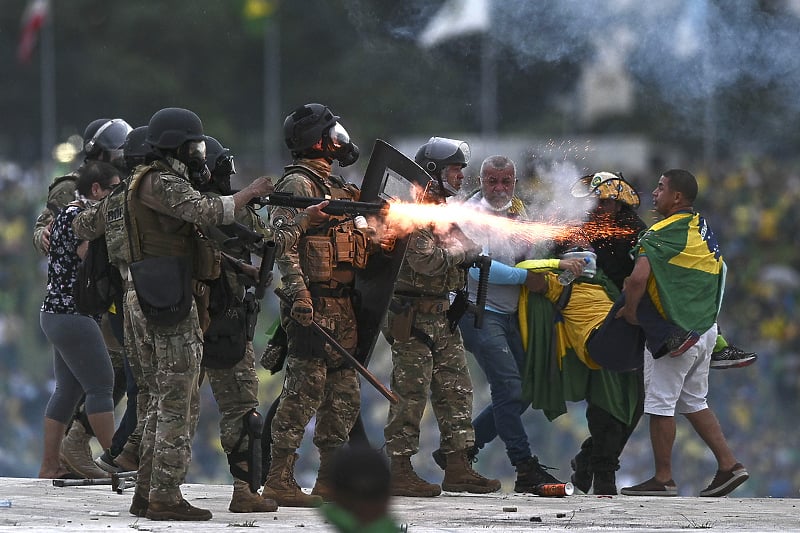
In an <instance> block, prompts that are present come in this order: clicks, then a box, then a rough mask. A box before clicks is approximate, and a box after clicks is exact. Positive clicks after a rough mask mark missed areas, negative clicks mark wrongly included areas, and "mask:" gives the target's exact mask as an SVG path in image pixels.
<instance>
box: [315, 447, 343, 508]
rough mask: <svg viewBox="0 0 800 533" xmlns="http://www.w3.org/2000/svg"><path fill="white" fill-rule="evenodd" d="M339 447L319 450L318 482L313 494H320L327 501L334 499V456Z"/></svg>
mask: <svg viewBox="0 0 800 533" xmlns="http://www.w3.org/2000/svg"><path fill="white" fill-rule="evenodd" d="M336 450H337V448H326V449H324V450H320V451H319V472H317V482H316V483H314V489H313V490H312V491H311V494H313V495H314V496H319V497H320V498H322V499H323V500H325V501H326V502H329V501H331V500H332V499H333V492H334V489H333V479H332V477H333V456H334V455H335V454H336Z"/></svg>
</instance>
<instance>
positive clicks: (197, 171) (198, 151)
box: [176, 141, 211, 186]
mask: <svg viewBox="0 0 800 533" xmlns="http://www.w3.org/2000/svg"><path fill="white" fill-rule="evenodd" d="M176 158H177V159H178V160H179V161H181V162H182V163H183V164H185V165H186V168H187V170H188V171H189V179H190V180H191V181H192V183H193V184H195V185H196V186H203V185H205V184H206V183H208V181H209V180H210V179H211V171H210V170H208V167H207V166H206V142H205V141H187V142H185V143H183V144H182V145H180V147H178V152H177V154H176Z"/></svg>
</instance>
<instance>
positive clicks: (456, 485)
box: [442, 449, 500, 494]
mask: <svg viewBox="0 0 800 533" xmlns="http://www.w3.org/2000/svg"><path fill="white" fill-rule="evenodd" d="M468 451H469V449H467V450H461V451H458V452H454V453H449V454H447V466H446V467H445V470H444V481H442V489H444V490H447V491H450V492H472V493H475V494H486V493H487V492H494V491H496V490H499V489H500V481H499V480H497V479H488V478H485V477H483V476H482V475H480V474H478V473H477V472H475V470H473V469H472V464H471V461H470V460H469V458H468V456H467V452H468Z"/></svg>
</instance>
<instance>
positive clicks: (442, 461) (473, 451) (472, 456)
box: [431, 444, 480, 470]
mask: <svg viewBox="0 0 800 533" xmlns="http://www.w3.org/2000/svg"><path fill="white" fill-rule="evenodd" d="M479 451H480V448H478V445H477V444H473V445H472V446H470V447H469V448H467V459H469V462H470V463H477V462H478V452H479ZM431 457H433V462H435V463H436V464H437V466H438V467H439V468H441V469H442V470H444V469H445V468H447V455H445V453H444V452H443V451H442V449H441V448H438V449H436V450H434V452H433V453H432V454H431Z"/></svg>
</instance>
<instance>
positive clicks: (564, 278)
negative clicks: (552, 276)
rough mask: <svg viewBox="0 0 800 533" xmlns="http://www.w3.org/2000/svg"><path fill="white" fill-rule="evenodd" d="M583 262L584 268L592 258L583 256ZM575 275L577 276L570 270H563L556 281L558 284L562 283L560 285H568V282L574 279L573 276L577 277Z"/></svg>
mask: <svg viewBox="0 0 800 533" xmlns="http://www.w3.org/2000/svg"><path fill="white" fill-rule="evenodd" d="M583 262H584V268H586V267H585V265H588V264H589V263H591V262H592V260H591V259H590V258H588V257H584V258H583ZM577 277H578V276H576V275H575V274H573V273H572V271H570V270H565V271H564V272H562V273H561V274H559V275H558V282H559V283H560V284H562V285H569V284H570V283H572V282H573V281H575V278H577Z"/></svg>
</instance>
